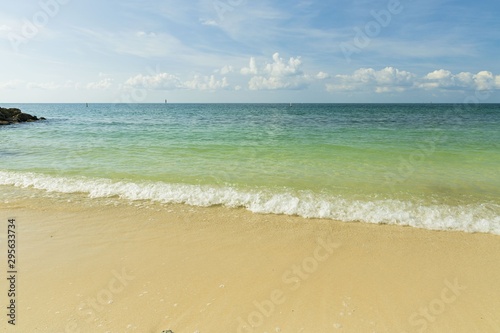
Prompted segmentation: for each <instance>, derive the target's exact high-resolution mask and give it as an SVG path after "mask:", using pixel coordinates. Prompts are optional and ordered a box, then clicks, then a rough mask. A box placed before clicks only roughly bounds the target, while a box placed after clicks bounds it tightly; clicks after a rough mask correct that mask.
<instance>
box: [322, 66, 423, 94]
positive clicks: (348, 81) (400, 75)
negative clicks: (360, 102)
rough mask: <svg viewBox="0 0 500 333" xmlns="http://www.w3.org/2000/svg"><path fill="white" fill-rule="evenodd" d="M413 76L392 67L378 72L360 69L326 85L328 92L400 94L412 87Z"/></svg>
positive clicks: (371, 69) (339, 76) (338, 76)
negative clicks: (362, 91) (370, 91)
mask: <svg viewBox="0 0 500 333" xmlns="http://www.w3.org/2000/svg"><path fill="white" fill-rule="evenodd" d="M415 77H416V76H415V74H413V73H410V72H407V71H402V70H399V69H397V68H394V67H386V68H384V69H382V70H380V71H376V70H374V69H373V68H360V69H358V70H356V71H355V72H354V73H353V74H352V75H336V76H335V78H336V79H337V81H338V83H333V84H327V85H326V88H327V90H328V91H331V92H333V91H358V90H359V91H361V90H367V89H368V90H372V91H375V92H377V93H384V92H401V91H404V90H406V89H409V88H411V87H412V86H413V85H414V80H415Z"/></svg>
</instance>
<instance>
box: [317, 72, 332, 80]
mask: <svg viewBox="0 0 500 333" xmlns="http://www.w3.org/2000/svg"><path fill="white" fill-rule="evenodd" d="M330 77H331V76H330V74H328V73H325V72H319V73H318V74H316V78H317V79H318V80H325V79H329V78H330Z"/></svg>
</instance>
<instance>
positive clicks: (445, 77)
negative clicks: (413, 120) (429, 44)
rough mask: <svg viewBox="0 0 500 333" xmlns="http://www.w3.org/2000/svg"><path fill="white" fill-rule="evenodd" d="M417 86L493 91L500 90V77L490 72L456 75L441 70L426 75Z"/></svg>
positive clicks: (428, 88)
mask: <svg viewBox="0 0 500 333" xmlns="http://www.w3.org/2000/svg"><path fill="white" fill-rule="evenodd" d="M417 86H418V87H419V88H422V89H426V90H430V89H442V90H446V89H449V90H493V89H500V75H497V76H495V75H494V74H493V73H491V72H488V71H481V72H479V73H477V74H472V73H469V72H461V73H459V74H456V75H455V74H453V73H451V72H450V71H447V70H444V69H439V70H435V71H433V72H431V73H429V74H427V75H425V76H424V77H423V78H422V79H421V80H420V82H418V83H417Z"/></svg>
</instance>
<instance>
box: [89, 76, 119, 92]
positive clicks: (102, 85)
mask: <svg viewBox="0 0 500 333" xmlns="http://www.w3.org/2000/svg"><path fill="white" fill-rule="evenodd" d="M112 85H113V79H111V78H103V79H102V80H100V81H98V82H91V83H89V84H87V89H101V90H102V89H109V88H111V86H112Z"/></svg>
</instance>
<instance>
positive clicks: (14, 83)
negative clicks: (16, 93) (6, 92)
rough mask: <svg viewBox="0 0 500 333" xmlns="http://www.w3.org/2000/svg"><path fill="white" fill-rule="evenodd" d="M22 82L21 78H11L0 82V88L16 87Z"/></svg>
mask: <svg viewBox="0 0 500 333" xmlns="http://www.w3.org/2000/svg"><path fill="white" fill-rule="evenodd" d="M22 84H23V81H22V80H11V81H7V82H0V89H16V88H18V87H20V86H21V85H22Z"/></svg>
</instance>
